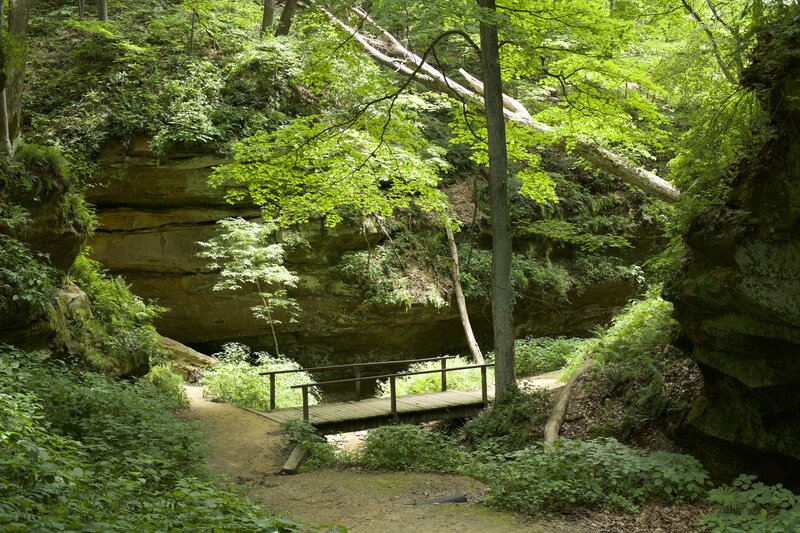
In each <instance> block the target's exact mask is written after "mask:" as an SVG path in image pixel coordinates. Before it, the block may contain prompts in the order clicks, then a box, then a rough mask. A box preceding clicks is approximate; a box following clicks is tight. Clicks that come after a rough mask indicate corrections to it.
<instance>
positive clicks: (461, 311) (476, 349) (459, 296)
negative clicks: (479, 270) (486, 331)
mask: <svg viewBox="0 0 800 533" xmlns="http://www.w3.org/2000/svg"><path fill="white" fill-rule="evenodd" d="M444 232H445V234H446V235H447V244H448V245H449V246H450V259H451V260H452V269H451V270H452V274H453V289H454V291H455V293H456V303H457V304H458V315H459V316H460V317H461V326H462V327H463V328H464V335H465V336H466V337H467V345H468V346H469V351H470V353H471V354H472V358H473V359H474V360H475V362H476V363H477V364H479V365H482V364H483V363H484V359H483V353H481V348H480V346H478V341H477V340H475V334H474V333H473V332H472V324H470V321H469V314H468V313H467V301H466V299H465V298H464V291H463V290H462V289H461V278H460V269H459V264H458V247H457V246H456V239H455V237H454V236H453V230H452V229H450V225H449V224H445V225H444Z"/></svg>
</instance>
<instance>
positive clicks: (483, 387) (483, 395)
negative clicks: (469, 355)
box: [481, 366, 489, 407]
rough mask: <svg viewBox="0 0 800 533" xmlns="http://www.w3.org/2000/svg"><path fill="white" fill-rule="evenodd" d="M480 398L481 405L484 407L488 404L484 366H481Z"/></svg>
mask: <svg viewBox="0 0 800 533" xmlns="http://www.w3.org/2000/svg"><path fill="white" fill-rule="evenodd" d="M481 399H482V400H483V406H484V407H486V406H487V405H489V386H488V384H487V383H486V367H485V366H482V367H481Z"/></svg>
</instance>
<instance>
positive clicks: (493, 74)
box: [478, 0, 516, 403]
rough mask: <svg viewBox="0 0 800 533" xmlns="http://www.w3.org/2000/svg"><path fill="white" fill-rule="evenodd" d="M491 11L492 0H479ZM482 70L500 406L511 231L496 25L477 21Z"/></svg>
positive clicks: (508, 375) (504, 388) (510, 320)
mask: <svg viewBox="0 0 800 533" xmlns="http://www.w3.org/2000/svg"><path fill="white" fill-rule="evenodd" d="M478 5H479V6H480V7H482V8H484V9H487V10H490V11H491V13H492V14H494V12H495V0H478ZM480 32H481V65H482V67H483V82H484V101H485V103H486V128H487V133H488V139H487V143H488V152H489V172H488V181H489V199H490V203H491V216H492V325H493V326H494V353H495V373H494V383H495V392H494V394H495V400H496V401H497V403H503V402H504V401H505V399H506V397H507V396H508V393H509V392H510V391H511V390H513V389H514V388H515V387H516V371H515V368H514V316H513V301H512V292H511V232H510V228H509V225H510V220H509V208H508V183H507V181H508V154H507V151H506V123H505V118H504V112H503V87H502V82H501V79H500V46H499V42H498V37H497V25H496V24H493V23H489V22H485V21H483V20H482V21H481V24H480Z"/></svg>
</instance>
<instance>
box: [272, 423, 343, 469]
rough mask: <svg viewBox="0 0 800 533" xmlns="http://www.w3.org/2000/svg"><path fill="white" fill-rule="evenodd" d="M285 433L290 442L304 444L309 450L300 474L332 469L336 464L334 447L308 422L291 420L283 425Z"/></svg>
mask: <svg viewBox="0 0 800 533" xmlns="http://www.w3.org/2000/svg"><path fill="white" fill-rule="evenodd" d="M283 432H284V433H285V434H286V437H287V438H288V439H289V442H291V443H292V444H302V445H303V446H305V447H306V449H307V450H308V454H307V456H306V459H305V460H304V461H303V463H302V464H301V465H300V468H299V469H298V472H301V473H302V472H313V471H315V470H322V469H323V468H330V467H331V466H333V464H334V463H335V462H336V453H335V451H334V448H333V446H331V445H330V444H329V443H328V441H327V440H326V439H325V437H323V436H322V435H320V434H319V433H318V432H317V430H316V429H314V426H312V425H311V424H309V423H308V422H305V421H303V420H290V421H289V422H286V423H285V424H284V425H283Z"/></svg>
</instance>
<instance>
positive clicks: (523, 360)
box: [514, 337, 586, 376]
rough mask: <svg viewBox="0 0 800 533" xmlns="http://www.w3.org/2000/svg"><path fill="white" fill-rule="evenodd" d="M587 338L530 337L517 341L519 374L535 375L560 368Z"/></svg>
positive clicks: (515, 346)
mask: <svg viewBox="0 0 800 533" xmlns="http://www.w3.org/2000/svg"><path fill="white" fill-rule="evenodd" d="M585 342H586V339H578V338H567V337H528V338H525V339H519V340H517V341H515V345H514V351H515V354H516V355H515V357H516V359H515V361H516V369H517V375H518V376H534V375H536V374H543V373H545V372H551V371H553V370H558V369H560V368H561V367H563V366H564V365H565V364H566V363H567V358H568V356H570V355H571V354H573V353H574V352H575V351H576V350H577V349H578V348H579V347H580V346H582V345H583V344H584V343H585Z"/></svg>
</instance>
